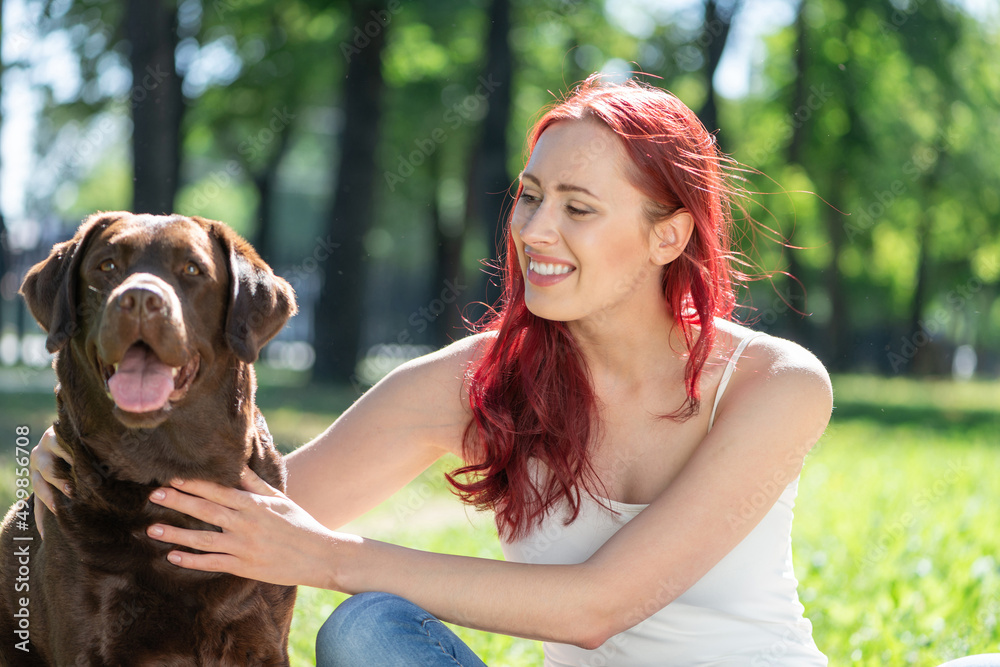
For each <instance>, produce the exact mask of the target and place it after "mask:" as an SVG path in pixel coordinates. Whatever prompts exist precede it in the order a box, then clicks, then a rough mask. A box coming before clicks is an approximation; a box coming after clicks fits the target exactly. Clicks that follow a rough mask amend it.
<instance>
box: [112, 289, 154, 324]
mask: <svg viewBox="0 0 1000 667" xmlns="http://www.w3.org/2000/svg"><path fill="white" fill-rule="evenodd" d="M163 303H164V302H163V295H162V294H160V293H159V290H157V289H156V288H155V287H152V286H149V285H146V286H142V287H133V288H132V289H128V290H125V291H124V292H122V293H121V294H119V295H118V308H119V309H120V310H122V311H124V312H126V313H133V314H136V315H139V316H140V317H142V316H145V315H155V314H158V313H160V312H161V311H162V310H163Z"/></svg>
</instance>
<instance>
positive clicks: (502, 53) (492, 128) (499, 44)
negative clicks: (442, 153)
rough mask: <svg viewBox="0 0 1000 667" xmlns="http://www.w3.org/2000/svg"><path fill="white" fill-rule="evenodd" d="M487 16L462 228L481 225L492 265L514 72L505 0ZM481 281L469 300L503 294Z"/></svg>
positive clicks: (492, 280)
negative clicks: (480, 103)
mask: <svg viewBox="0 0 1000 667" xmlns="http://www.w3.org/2000/svg"><path fill="white" fill-rule="evenodd" d="M489 18H490V30H489V35H488V36H487V46H486V49H487V51H486V66H485V68H484V70H483V76H481V77H480V79H479V83H478V86H479V87H478V88H477V90H476V93H477V94H478V93H481V94H482V95H483V96H484V97H485V98H486V103H487V104H488V105H489V106H488V108H487V111H486V116H485V118H483V123H482V128H481V135H480V140H479V146H478V148H477V149H476V152H475V153H474V154H473V158H472V169H471V173H470V177H469V189H468V196H467V199H466V207H467V211H468V216H469V218H470V219H471V220H473V221H474V223H473V224H467V225H466V229H472V228H474V224H476V223H478V224H479V225H481V226H482V229H483V231H484V232H485V234H486V245H487V248H489V251H490V257H489V258H488V259H489V261H490V263H491V264H497V263H499V261H500V258H501V257H503V256H504V254H505V250H506V247H507V243H506V239H507V237H506V234H505V231H506V220H505V219H504V217H503V214H504V208H505V204H507V203H509V201H510V199H509V194H508V190H509V189H510V185H511V178H510V175H509V174H508V173H507V125H508V124H509V122H510V105H511V92H512V91H511V82H512V75H513V55H512V54H511V49H510V42H509V34H510V2H509V0H493V3H492V5H491V6H490V15H489ZM489 273H490V274H492V273H493V271H490V272H489ZM481 281H482V282H481V283H480V284H481V285H482V286H481V287H480V288H479V289H478V290H477V292H478V294H477V295H476V296H475V298H473V299H472V300H473V301H479V300H481V301H484V302H485V303H487V304H491V305H493V304H496V303H497V302H498V301H499V299H500V295H501V289H500V280H499V278H496V277H493V276H491V275H487V276H485V277H484V278H483V279H481ZM481 314H482V312H481V311H480V312H473V311H470V315H471V316H472V317H473V318H474V319H475V318H477V317H478V316H480V315H481Z"/></svg>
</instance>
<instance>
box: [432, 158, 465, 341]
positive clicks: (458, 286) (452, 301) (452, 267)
mask: <svg viewBox="0 0 1000 667" xmlns="http://www.w3.org/2000/svg"><path fill="white" fill-rule="evenodd" d="M427 162H428V167H429V168H430V176H431V182H432V183H435V184H437V183H440V182H441V152H440V151H435V152H434V153H432V154H431V155H430V156H429V157H428V158H427ZM431 224H432V225H434V235H433V239H434V259H435V261H434V278H433V281H432V282H431V290H430V294H429V296H428V302H429V303H433V301H434V299H440V300H441V302H442V304H443V306H441V307H442V308H443V311H442V312H441V314H440V315H439V316H438V317H437V318H436V319H435V320H434V326H433V327H432V334H433V341H432V344H433V345H434V347H442V346H444V345H447V344H448V343H450V342H451V341H453V340H455V339H456V338H458V337H460V335H461V334H460V333H459V332H460V331H461V329H462V304H463V303H464V302H465V300H466V299H467V298H468V296H469V295H468V288H467V287H466V280H467V277H466V276H465V271H464V269H463V267H462V234H461V233H455V232H454V231H453V230H448V229H447V228H446V225H445V221H444V220H443V219H442V218H441V206H440V205H439V203H438V197H437V195H436V194H435V195H434V196H432V197H431ZM463 231H464V230H463Z"/></svg>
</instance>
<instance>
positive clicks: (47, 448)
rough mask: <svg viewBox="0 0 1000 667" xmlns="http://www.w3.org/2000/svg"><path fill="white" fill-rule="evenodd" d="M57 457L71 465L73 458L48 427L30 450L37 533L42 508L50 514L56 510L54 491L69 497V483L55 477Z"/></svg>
mask: <svg viewBox="0 0 1000 667" xmlns="http://www.w3.org/2000/svg"><path fill="white" fill-rule="evenodd" d="M57 457H58V458H61V459H63V460H64V461H67V462H68V463H70V464H72V463H73V457H72V456H71V455H70V454H69V453H67V452H66V450H64V449H63V448H62V447H60V446H59V441H58V440H57V438H56V433H55V429H54V428H52V427H51V426H50V427H49V428H48V429H46V431H45V433H43V434H42V438H41V440H39V442H38V444H37V445H35V447H34V448H33V449H32V450H31V466H30V467H31V486H32V489H33V490H34V492H35V499H36V502H35V517H36V520H35V523H36V525H37V526H38V530H39V532H41V531H42V516H43V514H44V511H45V509H43V508H47V509H48V510H50V511H52V512H55V510H56V491H55V489H59V490H60V491H62V492H63V493H64V494H66V495H69V494H70V490H71V488H72V487H71V486H70V485H69V482H67V481H66V480H64V479H62V478H60V477H59V476H58V475H57V472H56V460H57Z"/></svg>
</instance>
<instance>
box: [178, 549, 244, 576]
mask: <svg viewBox="0 0 1000 667" xmlns="http://www.w3.org/2000/svg"><path fill="white" fill-rule="evenodd" d="M167 560H169V561H170V562H171V563H173V564H174V565H177V566H179V567H183V568H185V569H188V570H201V571H203V572H228V573H229V574H235V575H236V576H243V575H242V574H240V573H239V571H238V570H239V559H237V558H236V557H234V556H230V555H228V554H192V553H188V552H186V551H171V552H170V553H169V554H167Z"/></svg>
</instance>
